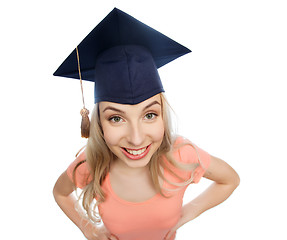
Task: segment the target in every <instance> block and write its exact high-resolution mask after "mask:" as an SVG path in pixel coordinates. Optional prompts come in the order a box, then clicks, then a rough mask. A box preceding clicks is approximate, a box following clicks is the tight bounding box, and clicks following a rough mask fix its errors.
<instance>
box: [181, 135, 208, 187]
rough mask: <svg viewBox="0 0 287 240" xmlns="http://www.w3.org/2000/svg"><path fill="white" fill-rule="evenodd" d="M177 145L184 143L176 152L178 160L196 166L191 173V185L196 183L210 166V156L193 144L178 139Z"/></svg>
mask: <svg viewBox="0 0 287 240" xmlns="http://www.w3.org/2000/svg"><path fill="white" fill-rule="evenodd" d="M176 142H177V143H183V142H184V143H185V142H186V144H184V145H183V146H182V147H180V148H179V150H178V160H179V161H180V162H182V163H195V164H198V166H197V167H196V168H195V170H194V172H193V183H198V182H199V181H200V179H201V178H202V177H203V175H204V173H205V171H206V170H207V168H208V167H209V164H210V155H209V154H208V153H207V152H206V151H204V150H202V149H201V148H199V147H197V146H196V145H195V144H193V143H191V142H189V141H186V140H183V139H178V140H177V141H176Z"/></svg>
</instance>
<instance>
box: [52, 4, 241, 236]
mask: <svg viewBox="0 0 287 240" xmlns="http://www.w3.org/2000/svg"><path fill="white" fill-rule="evenodd" d="M119 33H120V34H119ZM113 34H114V35H115V36H113ZM118 34H119V35H118ZM111 36H113V37H111ZM116 39H118V40H119V41H118V42H114V41H115V40H116ZM105 44H106V45H105ZM78 49H79V52H80V53H83V55H82V56H83V57H82V58H81V59H82V61H81V63H83V64H81V65H82V69H84V71H83V79H85V80H89V81H95V83H96V84H95V107H94V110H93V113H92V119H91V123H90V125H89V122H88V121H87V120H88V117H87V114H88V111H87V110H86V109H85V108H84V110H83V111H82V113H85V114H83V115H84V117H83V119H84V120H85V124H84V125H85V130H89V131H86V133H87V134H85V136H87V137H88V142H87V146H86V149H85V150H84V151H83V152H82V153H81V154H80V155H79V156H78V157H77V158H76V160H75V161H74V162H72V163H71V165H70V166H69V167H68V169H67V170H66V171H65V172H64V173H63V174H62V175H61V176H60V177H59V179H58V181H57V182H56V184H55V187H54V196H55V199H56V201H57V203H58V205H59V206H60V207H61V209H62V210H63V211H64V212H65V214H66V215H67V216H68V217H69V218H70V219H71V220H72V221H73V222H74V223H75V224H76V225H77V226H78V227H79V228H80V230H81V231H82V232H83V234H84V235H85V237H86V238H87V239H89V240H101V239H113V240H114V239H120V240H134V239H137V240H146V239H149V240H160V239H168V240H172V239H175V235H176V230H177V229H178V228H180V227H181V226H182V225H183V224H185V223H186V222H189V221H191V220H192V219H194V218H196V217H197V216H199V215H200V214H201V213H202V212H204V211H206V210H207V209H209V208H211V207H214V206H216V205H217V204H219V203H221V202H222V201H224V200H225V199H226V198H228V197H229V195H230V194H231V193H232V192H233V190H234V189H235V188H236V187H237V185H238V184H239V177H238V175H237V173H236V172H235V171H234V170H233V169H232V168H231V167H230V166H229V165H228V164H227V163H225V162H224V161H222V160H220V159H218V158H215V157H213V156H210V155H209V154H208V153H207V152H205V151H203V150H202V149H200V148H198V147H197V146H196V145H194V144H193V143H191V142H190V141H188V140H186V139H184V138H183V137H179V136H176V135H175V134H174V133H173V132H172V130H171V124H170V118H169V105H168V103H167V100H166V99H165V97H164V94H163V92H164V89H163V87H162V83H161V80H160V78H159V75H158V72H157V68H159V67H161V66H163V65H165V64H167V63H168V62H170V61H173V60H174V59H176V58H177V57H179V56H182V55H184V54H186V53H188V52H190V50H189V49H187V48H185V47H183V46H182V45H180V44H178V43H177V42H175V41H173V40H171V39H169V38H167V37H166V36H164V35H162V34H161V33H159V32H157V31H155V30H153V29H151V28H149V27H148V26H146V25H144V24H142V23H141V22H139V21H137V20H136V19H134V18H132V17H131V16H129V15H127V14H125V13H123V12H121V11H120V10H118V9H114V10H113V11H112V12H111V13H110V14H109V15H108V16H107V17H106V18H105V19H104V20H103V21H102V22H101V23H100V24H99V25H98V26H97V27H96V28H95V29H94V30H93V31H92V32H91V33H90V34H89V35H88V36H87V37H86V38H85V39H84V40H83V41H82V43H81V44H80V45H79V46H78V47H77V48H76V51H73V52H72V54H71V55H70V56H69V57H68V58H67V59H66V60H65V61H64V62H63V64H62V65H61V66H60V67H59V69H58V70H57V71H56V72H55V75H58V76H65V77H71V78H79V79H80V80H81V79H82V78H81V71H80V64H79V63H80V61H79V52H78ZM91 54H92V55H91ZM75 59H77V60H78V64H75V61H74V60H75ZM75 66H77V67H78V72H79V76H77V75H75V72H77V71H76V69H75ZM88 126H90V129H88ZM202 177H206V178H208V179H210V180H212V181H213V184H212V185H211V187H210V188H208V189H207V190H206V191H205V192H204V193H203V194H201V195H200V196H198V197H197V198H195V199H193V200H192V201H190V202H189V203H188V204H186V205H185V206H182V204H183V196H184V193H185V190H186V188H187V186H188V185H190V184H191V183H198V182H199V180H200V179H201V178H202ZM76 188H82V189H83V191H82V193H81V195H80V197H79V199H78V200H75V199H74V198H73V197H72V196H71V193H72V192H73V191H75V190H76ZM80 202H82V206H83V210H84V211H83V212H80V211H77V210H76V208H75V206H74V205H75V204H79V203H80ZM96 207H98V211H96V210H97V209H96ZM101 222H103V224H102V225H99V223H101Z"/></svg>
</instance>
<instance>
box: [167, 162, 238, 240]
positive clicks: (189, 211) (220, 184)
mask: <svg viewBox="0 0 287 240" xmlns="http://www.w3.org/2000/svg"><path fill="white" fill-rule="evenodd" d="M204 177H205V178H207V179H210V180H212V181H213V183H212V184H211V186H210V187H209V188H207V189H206V190H205V191H204V192H203V193H202V194H200V195H199V196H198V197H196V198H195V199H193V200H192V201H190V202H189V203H187V204H186V205H184V206H183V207H182V212H181V218H180V220H179V222H178V223H177V225H176V226H175V227H174V228H173V229H171V231H170V232H169V233H168V234H167V236H166V239H170V237H171V236H173V234H174V232H175V231H176V230H177V229H178V228H180V227H181V226H182V225H184V224H185V223H187V222H189V221H191V220H193V219H195V218H196V217H198V216H199V215H200V214H201V213H203V212H205V211H206V210H208V209H210V208H212V207H215V206H216V205H218V204H220V203H222V202H223V201H224V200H226V199H227V198H228V197H229V196H230V195H231V194H232V192H233V191H234V190H235V189H236V188H237V186H238V185H239V182H240V179H239V176H238V174H237V173H236V172H235V171H234V169H233V168H232V167H231V166H229V165H228V164H227V163H226V162H224V161H223V160H221V159H219V158H216V157H213V156H211V159H210V165H209V167H208V169H207V170H206V172H205V174H204Z"/></svg>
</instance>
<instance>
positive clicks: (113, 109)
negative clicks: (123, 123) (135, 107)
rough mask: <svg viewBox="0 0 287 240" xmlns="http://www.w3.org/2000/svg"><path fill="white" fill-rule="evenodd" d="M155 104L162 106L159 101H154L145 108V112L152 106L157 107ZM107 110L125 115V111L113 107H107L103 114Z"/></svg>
mask: <svg viewBox="0 0 287 240" xmlns="http://www.w3.org/2000/svg"><path fill="white" fill-rule="evenodd" d="M155 104H158V105H160V103H159V102H158V101H153V102H151V103H150V104H148V105H147V106H145V107H144V108H143V111H144V110H146V109H148V108H150V107H151V106H153V105H155ZM107 110H112V111H115V112H119V113H122V114H125V112H124V111H122V110H120V109H118V108H115V107H111V106H108V107H106V108H105V109H104V111H103V112H105V111H107Z"/></svg>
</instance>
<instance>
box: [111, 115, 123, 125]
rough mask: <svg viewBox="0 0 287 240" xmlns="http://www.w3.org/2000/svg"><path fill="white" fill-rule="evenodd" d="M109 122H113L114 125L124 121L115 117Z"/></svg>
mask: <svg viewBox="0 0 287 240" xmlns="http://www.w3.org/2000/svg"><path fill="white" fill-rule="evenodd" d="M109 121H111V122H113V123H119V122H122V121H123V119H122V118H121V117H119V116H114V117H111V118H110V119H109Z"/></svg>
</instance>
